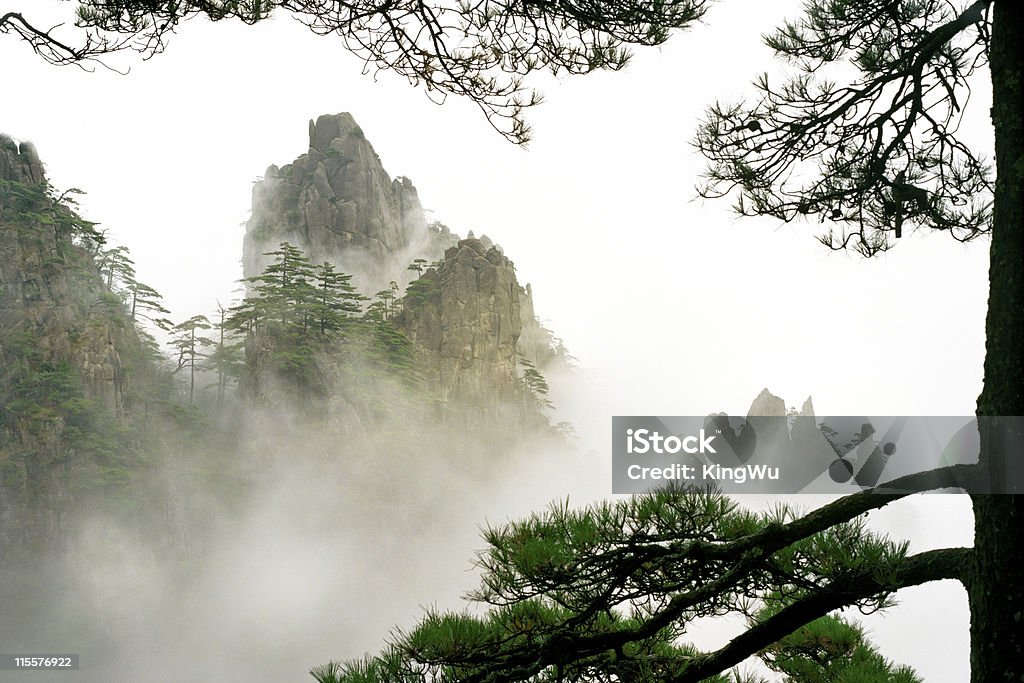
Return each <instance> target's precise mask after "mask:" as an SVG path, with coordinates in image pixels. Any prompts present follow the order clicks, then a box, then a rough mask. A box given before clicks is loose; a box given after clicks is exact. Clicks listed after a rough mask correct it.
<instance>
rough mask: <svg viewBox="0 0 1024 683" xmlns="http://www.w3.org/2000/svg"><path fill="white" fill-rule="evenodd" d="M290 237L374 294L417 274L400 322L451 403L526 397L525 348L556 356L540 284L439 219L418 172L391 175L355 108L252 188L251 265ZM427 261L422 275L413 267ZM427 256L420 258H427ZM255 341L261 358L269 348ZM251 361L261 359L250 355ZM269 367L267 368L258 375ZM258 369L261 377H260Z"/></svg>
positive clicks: (316, 127)
mask: <svg viewBox="0 0 1024 683" xmlns="http://www.w3.org/2000/svg"><path fill="white" fill-rule="evenodd" d="M284 241H287V242H290V243H291V244H293V245H295V246H297V247H299V248H300V249H301V250H302V251H303V252H305V253H306V254H307V255H308V256H309V257H310V258H311V260H312V261H313V262H314V263H321V262H323V261H329V262H331V263H333V264H334V265H335V266H336V267H337V268H338V269H339V270H341V271H342V272H345V273H349V274H351V275H353V283H354V284H356V285H357V287H358V288H359V289H360V291H361V292H362V293H363V294H364V295H367V296H372V295H373V294H374V293H375V292H377V291H379V290H383V289H385V288H386V287H387V286H388V283H389V282H391V281H395V282H397V283H398V286H399V291H402V289H403V288H404V285H405V284H406V283H409V288H408V290H407V291H406V294H405V297H404V299H403V304H402V312H401V314H400V315H399V316H398V319H397V320H396V323H397V324H398V326H399V328H400V329H401V330H402V331H403V332H404V333H405V334H406V335H407V336H408V337H409V338H410V339H412V341H413V342H414V344H415V346H416V349H417V354H418V356H419V358H420V361H421V363H422V367H423V368H424V369H425V372H426V374H427V376H428V377H427V378H428V381H429V384H430V385H431V388H432V389H433V390H434V391H435V393H436V395H437V396H438V397H439V398H440V399H441V400H442V401H444V402H446V403H447V404H449V405H456V404H458V405H461V406H463V407H466V406H475V407H481V408H482V407H488V409H490V408H493V407H495V406H497V405H499V404H500V405H505V404H507V403H509V402H515V401H518V400H519V399H521V398H522V385H521V382H520V380H519V376H518V372H519V371H520V370H521V368H520V367H519V364H518V357H519V355H523V356H525V357H527V358H529V359H530V360H531V361H532V362H534V363H535V364H536V365H537V366H538V367H542V366H543V365H544V364H545V363H546V362H547V361H549V360H551V358H552V357H554V356H555V355H556V352H555V351H554V350H553V344H552V338H551V335H550V333H549V332H548V331H547V330H545V329H544V328H543V327H541V326H540V324H539V323H538V322H537V320H536V318H535V316H534V312H533V298H532V291H531V289H530V287H529V285H527V286H526V287H523V286H521V285H520V284H519V282H518V280H517V279H516V275H515V269H514V267H513V265H512V262H511V261H510V260H509V259H508V258H506V257H505V256H504V254H503V252H502V250H501V248H500V247H499V246H497V245H495V244H494V243H493V242H492V241H491V240H490V239H489V238H488V237H487V236H486V235H482V236H481V237H480V238H479V239H477V238H474V237H473V233H472V232H470V233H469V238H468V239H464V240H459V238H458V236H456V235H454V234H452V233H451V232H450V231H449V230H448V228H446V227H445V226H444V225H442V224H440V223H436V222H435V223H429V222H428V221H427V220H426V218H425V216H424V210H423V207H422V205H421V204H420V200H419V196H418V194H417V192H416V188H415V187H414V186H413V184H412V182H411V181H410V180H409V179H408V178H396V179H394V180H392V179H391V178H390V177H389V176H388V174H387V172H386V171H385V170H384V168H383V166H382V165H381V162H380V159H379V157H378V156H377V154H376V152H374V150H373V146H372V145H370V143H369V142H368V141H367V140H366V138H365V136H364V135H363V132H362V130H361V129H360V128H359V126H358V125H357V124H356V122H355V121H354V120H353V118H352V116H351V115H349V114H334V115H326V116H321V117H319V118H318V119H317V120H316V121H315V122H313V121H310V126H309V150H308V151H307V152H306V153H305V154H303V155H302V156H300V157H299V158H297V159H296V160H295V161H293V162H292V163H291V164H288V165H286V166H284V167H282V168H278V167H276V166H271V167H270V168H268V169H267V172H266V174H265V176H264V178H263V180H261V181H260V182H258V183H256V186H255V188H254V190H253V208H252V218H251V220H250V221H249V222H248V224H247V227H246V236H245V242H244V256H243V264H244V274H245V276H246V277H251V276H254V275H258V274H259V273H260V272H262V270H263V268H264V267H265V266H266V265H267V263H268V258H267V257H265V256H263V254H264V253H265V252H268V251H271V250H273V249H276V248H277V247H278V245H279V244H280V243H281V242H284ZM414 259H424V260H425V262H426V263H430V264H431V266H430V267H426V266H423V268H425V272H423V273H422V274H421V276H420V277H419V279H417V280H415V281H413V282H411V283H410V282H409V280H410V279H413V278H415V277H416V273H415V271H410V270H408V269H407V266H408V265H409V264H410V263H412V262H413V260H414ZM421 265H422V264H421ZM258 348H260V347H259V346H258V345H255V346H253V354H250V355H251V356H253V357H256V356H259V354H258V353H256V350H257V349H258ZM250 360H252V358H250ZM256 374H259V373H256ZM259 382H260V378H259V377H254V378H252V382H251V384H252V385H253V386H257V385H258V384H259Z"/></svg>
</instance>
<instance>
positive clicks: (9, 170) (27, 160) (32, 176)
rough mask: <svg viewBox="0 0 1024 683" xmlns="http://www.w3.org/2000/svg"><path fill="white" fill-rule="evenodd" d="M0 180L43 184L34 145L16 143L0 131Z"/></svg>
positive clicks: (44, 179) (40, 164)
mask: <svg viewBox="0 0 1024 683" xmlns="http://www.w3.org/2000/svg"><path fill="white" fill-rule="evenodd" d="M0 180H10V181H14V182H18V183H25V184H26V185H42V184H45V182H46V175H45V173H44V172H43V163H42V162H41V161H39V155H38V154H37V153H36V148H35V145H33V144H32V143H31V142H22V143H21V144H20V145H18V144H16V143H15V142H14V140H12V139H11V138H10V137H9V136H7V135H3V134H2V133H0Z"/></svg>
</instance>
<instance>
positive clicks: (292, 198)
mask: <svg viewBox="0 0 1024 683" xmlns="http://www.w3.org/2000/svg"><path fill="white" fill-rule="evenodd" d="M281 242H290V243H292V244H294V245H295V246H297V247H299V248H300V249H302V250H303V251H304V252H305V253H306V254H307V255H308V256H309V257H310V258H311V259H312V260H313V262H314V263H321V262H323V261H329V262H331V263H333V264H335V265H336V266H338V267H339V268H340V269H341V270H343V271H344V272H346V273H349V274H351V275H353V276H354V278H355V282H356V283H357V284H358V285H359V286H360V288H361V289H363V290H364V291H368V292H371V293H372V292H375V291H378V290H379V289H382V288H384V287H386V286H387V284H388V282H389V281H391V280H398V281H399V282H400V283H404V282H405V281H406V280H407V279H408V277H407V274H406V273H405V271H404V269H405V267H406V266H407V265H408V264H409V262H410V261H411V260H412V259H414V258H417V257H423V258H428V259H432V258H437V257H438V256H439V255H440V254H441V252H443V251H444V249H445V248H446V247H447V246H449V245H450V244H452V243H453V242H454V239H453V238H452V237H451V236H450V235H449V234H447V229H443V228H439V227H435V228H434V229H429V228H428V225H427V220H426V217H425V215H424V212H423V207H422V206H421V205H420V200H419V196H418V194H417V193H416V188H415V187H414V186H413V184H412V181H410V180H409V179H408V178H404V177H398V178H395V179H394V180H392V179H391V177H390V176H389V175H388V173H387V171H385V170H384V167H383V166H382V165H381V161H380V157H378V156H377V153H376V152H375V151H374V149H373V146H372V145H371V144H370V142H369V141H368V140H367V139H366V137H365V136H364V135H363V131H362V129H361V128H360V127H359V126H358V125H357V124H356V122H355V120H354V119H353V118H352V116H351V115H350V114H347V113H342V114H334V115H324V116H321V117H319V118H318V119H317V120H316V121H315V122H314V121H310V122H309V150H308V151H307V152H306V153H305V154H303V155H301V156H300V157H298V158H297V159H295V161H293V162H292V163H290V164H287V165H285V166H283V167H281V168H278V167H277V166H270V167H269V168H268V169H267V170H266V172H265V173H264V176H263V179H262V180H261V181H259V182H257V183H256V185H255V186H254V187H253V201H252V216H251V218H250V219H249V221H248V223H247V224H246V234H245V240H244V243H243V259H242V263H243V271H244V275H245V276H246V277H251V276H253V275H257V274H259V273H260V272H261V271H262V269H263V267H264V266H266V265H267V263H268V261H267V259H266V258H265V257H264V256H263V254H264V253H265V252H268V251H271V250H273V249H275V248H276V247H277V246H278V244H280V243H281Z"/></svg>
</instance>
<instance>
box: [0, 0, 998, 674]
mask: <svg viewBox="0 0 1024 683" xmlns="http://www.w3.org/2000/svg"><path fill="white" fill-rule="evenodd" d="M31 4H33V5H34V4H35V3H31ZM785 5H788V6H790V7H795V6H796V5H797V3H795V2H788V3H754V2H740V1H738V0H736V1H730V2H725V3H720V4H718V5H715V6H714V7H713V8H712V10H711V12H710V13H709V15H708V17H707V20H706V21H707V25H706V26H698V27H696V28H694V29H692V30H691V31H689V32H688V33H686V34H683V35H677V36H675V37H674V38H673V39H672V40H671V41H670V42H669V43H668V44H667V45H666V46H665V47H663V48H662V49H660V50H657V49H651V50H645V51H641V52H639V53H638V54H637V55H636V57H635V60H634V62H633V63H632V64H631V66H630V67H629V68H627V69H626V70H625V71H624V72H620V73H617V74H598V75H594V76H590V77H586V78H577V79H570V80H565V81H563V82H555V81H553V80H550V79H549V80H547V81H545V85H544V88H543V89H544V91H545V94H546V96H547V102H546V103H545V104H544V105H542V106H541V107H539V108H537V109H536V110H535V111H534V112H532V113H531V114H530V121H531V123H532V124H533V128H534V131H535V140H534V142H533V144H532V145H531V146H530V148H529V149H528V150H525V151H524V150H522V149H519V148H516V147H514V146H512V145H511V144H509V143H507V142H506V141H505V140H504V139H502V138H501V137H499V136H498V135H497V134H496V133H495V132H494V131H493V130H492V129H491V128H490V127H489V126H488V125H487V123H486V122H485V120H484V119H483V117H482V115H481V114H480V113H479V112H478V111H477V110H476V109H475V108H474V107H472V106H471V105H470V104H468V103H466V102H461V101H456V100H450V101H449V102H448V103H447V104H446V105H445V106H443V107H438V106H435V105H433V104H431V103H430V102H429V101H428V100H427V98H426V96H425V95H424V94H423V93H422V92H421V91H418V90H415V89H413V88H411V87H409V86H407V85H406V84H405V83H404V82H402V81H400V80H399V79H397V78H395V77H392V76H390V75H388V74H383V75H381V76H379V77H378V79H377V81H376V82H374V80H373V79H371V78H369V77H364V76H362V75H360V68H361V65H360V63H359V62H358V60H356V59H354V58H353V57H351V56H349V55H348V54H347V53H345V52H344V51H343V50H342V49H341V47H340V46H339V45H337V44H336V43H335V42H333V41H331V40H328V39H316V38H314V37H312V36H311V35H309V34H308V33H307V32H306V31H305V30H304V29H303V28H302V27H301V26H299V25H298V24H296V23H294V22H287V21H274V22H268V23H266V24H264V25H261V26H259V27H257V28H253V29H249V28H242V27H235V26H231V25H227V24H224V25H219V26H214V25H209V24H199V23H196V24H194V25H188V26H186V29H185V30H184V31H183V32H182V34H181V35H180V36H178V37H176V38H174V39H173V40H172V42H171V44H170V48H169V49H168V51H167V52H166V53H165V54H163V55H160V56H158V57H156V58H154V59H152V60H151V61H148V62H144V63H140V62H134V61H133V62H132V69H131V73H130V74H129V75H127V76H120V75H117V74H113V73H108V72H102V71H100V72H97V73H93V74H86V73H82V72H81V71H79V70H77V69H73V68H65V69H58V68H54V67H50V66H47V65H44V64H43V63H42V62H41V61H40V60H38V59H35V58H33V57H32V56H31V55H30V54H29V53H28V51H27V50H26V49H25V48H24V47H23V46H22V45H20V44H16V43H14V42H13V41H12V40H10V39H8V38H6V37H4V38H3V39H0V82H2V89H0V131H3V132H6V133H8V134H9V135H12V136H14V137H15V138H17V139H25V140H32V141H33V142H35V144H36V146H37V147H38V149H39V153H40V155H41V157H42V159H43V161H44V162H45V163H46V164H47V168H48V172H49V176H50V179H51V182H53V183H54V185H56V186H57V187H58V188H66V187H70V186H75V187H79V188H82V189H83V190H85V191H86V192H87V193H88V194H87V195H86V196H85V197H84V199H83V200H82V205H83V208H84V211H83V213H84V215H85V216H86V217H88V218H90V219H92V220H97V221H100V222H101V223H102V224H103V226H104V227H106V228H107V229H108V230H109V232H110V234H111V235H112V237H113V238H114V240H116V242H118V243H122V244H125V245H127V246H128V247H129V248H130V249H131V251H132V254H133V256H134V258H135V261H136V264H137V270H138V273H139V277H140V279H142V280H143V281H145V282H147V283H148V284H151V285H152V286H154V287H156V288H157V289H158V290H159V291H160V292H162V293H163V294H164V296H165V297H166V299H167V301H168V303H169V306H170V308H172V310H173V312H174V315H175V318H176V319H184V318H187V317H189V316H191V315H193V314H196V313H211V312H212V311H213V310H214V301H215V300H216V299H217V298H220V299H221V300H222V301H225V300H227V299H229V298H230V296H231V295H230V292H231V291H232V290H233V289H234V287H235V285H234V281H235V280H237V278H239V277H240V276H241V268H240V265H239V259H240V257H241V240H242V235H243V232H244V228H243V227H241V224H242V223H243V222H244V221H245V220H246V218H247V217H248V209H249V205H250V190H251V184H252V182H253V180H255V179H256V178H257V177H258V176H260V175H262V173H263V171H264V170H265V168H266V167H267V166H268V165H269V164H271V163H275V164H278V165H282V164H284V163H288V162H290V161H291V160H292V159H294V158H295V157H296V156H298V155H299V154H300V153H302V152H304V151H305V148H306V144H307V121H308V119H310V118H315V117H316V116H317V115H319V114H323V113H334V112H339V111H349V112H352V114H353V115H354V117H355V119H356V121H357V122H359V124H360V125H361V126H362V127H363V129H364V131H365V132H366V135H367V137H368V139H369V140H370V141H371V142H372V143H373V145H374V147H375V148H376V150H377V152H378V153H379V154H380V157H381V159H382V161H383V163H384V167H385V168H386V169H387V171H388V172H389V173H390V174H391V175H392V176H396V175H406V176H409V177H410V178H411V179H412V180H413V182H414V183H415V184H416V186H417V188H418V190H419V193H420V198H421V200H422V202H423V204H424V206H425V207H427V208H429V209H432V210H434V212H435V215H436V217H438V218H439V219H441V220H443V221H444V222H446V223H447V224H448V225H449V226H450V227H451V228H452V229H453V230H455V231H457V232H459V233H461V234H465V232H466V231H468V230H470V229H472V230H474V231H475V232H476V234H477V235H480V234H482V233H486V234H487V235H489V236H490V237H491V238H493V239H494V240H495V241H497V242H499V243H500V244H501V245H502V246H503V247H504V248H505V251H506V253H507V254H508V255H509V256H510V257H511V258H512V259H513V260H514V261H515V263H516V266H517V269H518V273H519V276H520V279H521V280H522V281H529V282H531V283H532V284H533V287H534V299H535V303H536V308H537V311H538V313H539V315H540V316H541V317H542V318H543V319H544V320H545V321H546V322H547V324H548V326H549V327H550V328H551V329H553V330H554V331H555V333H556V334H557V335H558V336H560V337H562V338H563V339H564V340H565V342H566V343H567V345H568V346H569V348H570V350H571V351H572V352H573V353H574V355H576V356H577V357H578V358H579V359H580V361H581V364H582V365H583V367H584V368H585V370H586V372H587V374H588V376H589V377H590V380H589V381H590V382H591V383H592V384H593V387H594V393H595V395H597V396H599V397H600V398H599V399H595V402H594V403H593V404H588V405H590V414H589V418H591V419H592V425H590V424H586V423H587V419H586V417H583V418H580V419H581V421H582V422H584V423H585V424H583V431H585V432H587V433H586V434H584V436H585V438H586V437H588V436H591V437H593V436H594V435H596V437H594V438H595V442H596V443H597V444H598V446H600V447H605V445H604V439H605V438H606V435H607V428H608V424H609V420H610V416H611V415H612V414H653V415H658V414H666V415H670V414H677V415H688V414H706V413H708V412H712V411H719V410H728V411H733V412H745V410H746V408H747V406H748V405H749V403H750V401H751V400H752V399H753V397H754V396H756V395H757V393H758V392H759V391H760V390H761V389H762V388H763V387H769V388H770V389H771V390H772V391H773V392H774V393H775V394H777V395H781V396H783V397H784V398H785V399H786V400H787V403H788V404H789V405H797V406H799V404H800V403H801V402H802V401H803V399H804V398H805V397H806V396H808V395H813V396H814V399H815V407H816V409H817V412H818V414H834V415H835V414H854V413H858V414H859V413H863V414H868V415H886V414H907V415H920V414H934V415H942V414H953V415H966V414H972V413H973V412H974V404H975V400H976V397H977V395H978V393H979V391H980V388H981V368H982V360H983V353H984V335H983V327H984V315H985V302H986V299H987V252H988V243H987V241H981V242H976V243H974V244H973V245H970V246H966V247H965V246H963V245H960V244H958V243H956V242H954V241H953V240H952V239H950V238H948V237H947V236H944V235H938V234H934V235H924V234H922V235H912V236H909V237H905V238H904V239H903V240H902V242H903V243H902V244H900V245H899V246H898V248H897V249H896V250H895V251H893V252H891V253H889V254H887V255H885V256H883V257H881V258H878V259H874V260H870V261H865V260H863V259H861V258H859V257H856V256H847V255H845V254H835V253H830V252H828V251H826V250H825V249H824V248H823V247H821V246H820V245H819V244H818V243H817V242H816V241H815V240H814V239H813V236H814V235H815V234H816V232H815V230H816V228H817V227H818V226H817V225H813V224H812V225H797V226H779V225H778V224H776V223H775V222H773V221H767V220H751V219H743V220H738V219H736V218H735V217H734V216H733V215H732V214H731V213H730V212H729V208H728V206H729V202H727V201H720V202H711V203H708V202H702V201H700V200H696V199H695V193H694V190H693V188H694V185H695V183H696V182H697V176H698V174H699V172H700V170H701V168H702V167H703V164H702V160H701V159H700V158H699V157H698V156H697V155H696V154H695V153H694V151H693V149H692V147H691V146H690V141H691V140H692V138H693V135H694V131H695V127H696V122H697V118H698V117H699V115H700V114H701V112H702V111H703V109H704V107H705V106H706V105H708V104H710V103H711V102H712V101H713V100H714V99H715V98H724V99H729V98H731V97H735V96H737V95H740V94H742V93H745V92H750V89H749V88H748V84H749V82H750V81H751V79H752V78H753V77H754V76H755V74H756V73H757V72H759V71H763V70H765V69H769V70H772V71H777V69H778V67H777V65H775V64H772V63H770V61H769V54H768V51H767V49H766V48H764V47H763V46H762V45H761V44H760V42H759V36H760V34H761V33H763V32H764V31H765V30H767V29H768V28H770V27H772V26H774V25H775V24H776V23H778V20H779V19H780V18H782V17H784V16H787V15H786V13H785V12H783V11H781V10H780V9H779V7H780V6H785ZM18 6H22V7H24V6H25V3H24V2H13V1H5V0H0V12H2V11H4V10H6V9H9V8H13V7H18ZM35 9H36V8H35V7H33V10H35ZM40 9H42V3H41V4H40ZM792 14H793V13H792V11H791V12H790V13H789V15H788V16H792ZM984 89H985V88H981V90H984ZM985 97H987V94H986V93H977V101H975V102H972V103H971V106H972V107H974V109H975V111H977V112H982V113H984V112H987V110H988V105H987V103H986V102H984V101H983V100H984V99H985ZM979 116H980V117H981V118H980V119H979V120H981V121H985V118H984V116H983V114H981V115H979ZM972 135H974V140H975V143H976V144H977V145H978V146H979V148H982V149H985V148H987V146H990V145H991V140H990V134H989V132H988V131H987V130H986V129H985V127H984V126H980V127H979V128H978V129H977V131H974V132H972ZM595 405H597V406H599V407H598V408H594V407H593V406H595ZM591 426H592V427H593V430H594V431H593V432H592V433H591V432H588V431H587V430H588V429H590V428H591ZM930 505H933V506H936V507H935V508H934V509H933V508H932V507H928V508H927V510H926V508H925V507H924V506H922V507H921V508H915V509H913V510H910V509H907V508H901V509H902V510H903V511H902V512H895V513H892V514H891V515H890V518H891V519H890V521H891V522H893V523H894V524H896V525H897V526H901V530H904V529H905V530H906V531H907V532H918V533H925V534H927V535H929V539H930V540H925V541H921V542H920V543H915V548H916V549H917V548H919V549H924V548H925V547H929V546H930V545H940V544H944V543H950V542H953V543H969V542H970V535H969V529H970V522H969V512H968V506H967V505H966V501H948V502H947V501H943V502H941V503H931V504H930ZM939 508H941V510H940V509H939ZM933 514H934V515H939V514H941V515H944V516H945V517H944V518H947V519H949V520H953V522H951V523H954V526H956V529H954V530H953V531H951V532H949V535H947V536H943V535H942V534H941V533H939V532H935V533H931V532H930V531H929V525H928V522H927V520H928V519H930V518H931V517H930V516H931V515H933ZM933 536H934V538H932V537H933ZM918 538H920V536H918ZM931 599H932V598H930V597H926V598H921V599H920V600H919V601H917V602H928V601H929V600H931ZM908 602H912V601H911V600H908ZM917 602H915V611H911V610H901V611H900V612H899V613H898V616H893V617H891V618H890V622H889V623H891V624H892V625H891V626H886V625H885V624H881V623H880V622H879V623H878V624H877V625H875V626H873V628H875V633H876V635H878V639H879V640H880V641H883V640H884V638H885V637H887V635H886V634H888V637H891V635H892V632H893V631H902V632H903V633H904V634H907V633H913V632H915V631H916V632H917V633H918V634H919V635H920V636H921V637H920V638H919V639H918V640H919V641H920V642H917V641H915V643H916V644H915V643H911V644H910V645H908V646H907V647H905V648H901V649H900V650H899V651H898V652H897V651H894V650H891V649H890V650H889V651H888V654H889V655H890V656H896V657H899V658H900V661H906V662H908V663H911V664H913V665H914V666H916V667H918V669H919V670H920V671H921V672H922V673H925V675H926V679H927V680H931V681H944V680H965V679H966V677H967V674H966V671H967V666H968V663H967V661H966V657H967V644H966V622H965V621H963V620H964V619H965V618H966V617H965V615H966V607H965V606H964V605H963V604H962V603H963V600H962V599H961V602H960V604H959V606H957V605H954V606H953V607H952V608H950V609H945V608H943V607H941V606H939V607H935V608H931V609H929V608H927V607H924V606H922V605H919V604H917ZM958 610H959V611H958ZM951 613H952V614H953V615H954V618H960V622H958V625H957V626H956V628H955V629H954V630H953V631H951V632H949V633H952V635H950V634H949V633H947V632H946V631H945V630H941V629H942V628H944V627H941V626H940V625H941V623H942V621H943V620H944V616H945V615H948V614H951ZM900 619H906V620H909V621H900ZM954 620H955V619H954ZM872 623H873V624H874V623H875V622H872ZM949 639H952V643H953V644H951V645H948V646H947V645H943V647H942V648H941V650H942V651H941V652H939V651H938V650H939V649H940V648H939V647H938V644H939V643H943V642H944V641H946V640H949Z"/></svg>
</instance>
